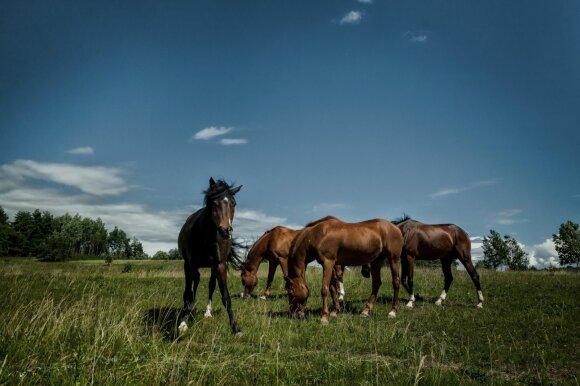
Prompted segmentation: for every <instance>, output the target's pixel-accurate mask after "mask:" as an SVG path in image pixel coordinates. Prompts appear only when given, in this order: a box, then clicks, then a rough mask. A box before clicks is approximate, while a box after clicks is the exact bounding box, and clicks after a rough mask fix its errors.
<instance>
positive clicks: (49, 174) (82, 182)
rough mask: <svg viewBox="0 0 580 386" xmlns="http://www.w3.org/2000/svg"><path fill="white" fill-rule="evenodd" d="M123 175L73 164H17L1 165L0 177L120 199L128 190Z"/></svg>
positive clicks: (116, 171)
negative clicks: (32, 181)
mask: <svg viewBox="0 0 580 386" xmlns="http://www.w3.org/2000/svg"><path fill="white" fill-rule="evenodd" d="M121 175H122V171H121V170H120V169H117V168H107V167H103V166H77V165H72V164H57V163H41V162H36V161H31V160H17V161H15V162H14V163H12V164H7V165H2V166H1V168H0V176H1V177H3V178H5V177H7V176H8V177H11V178H14V179H16V180H22V179H24V178H30V179H36V180H43V181H48V182H54V183H58V184H62V185H66V186H69V187H73V188H77V189H79V190H81V191H83V192H85V193H89V194H92V195H95V196H109V195H119V194H121V193H123V192H126V191H127V190H129V188H128V186H127V184H126V182H125V180H124V179H123V178H122V177H121Z"/></svg>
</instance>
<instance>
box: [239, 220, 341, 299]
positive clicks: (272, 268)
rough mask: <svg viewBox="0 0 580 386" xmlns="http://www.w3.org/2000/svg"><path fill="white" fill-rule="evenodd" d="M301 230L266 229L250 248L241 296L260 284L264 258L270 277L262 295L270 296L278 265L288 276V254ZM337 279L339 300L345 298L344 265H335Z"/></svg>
mask: <svg viewBox="0 0 580 386" xmlns="http://www.w3.org/2000/svg"><path fill="white" fill-rule="evenodd" d="M329 219H335V217H332V216H327V217H324V218H321V219H319V220H316V221H313V222H311V223H309V224H307V225H306V228H307V227H310V226H313V225H315V224H318V223H319V222H321V221H326V220H329ZM300 232H301V231H300V230H294V229H291V228H287V227H284V226H277V227H274V228H272V229H270V230H268V231H266V232H265V233H264V234H263V235H262V237H260V238H259V239H258V240H257V241H256V242H255V243H254V245H253V246H252V248H251V249H250V250H249V252H248V255H247V257H246V261H245V262H244V264H243V265H242V270H241V277H242V292H241V293H240V297H244V296H248V295H250V294H251V293H252V291H253V290H254V288H255V287H256V285H257V284H258V276H257V271H258V268H259V266H260V264H261V263H262V261H263V260H268V263H269V266H268V279H267V282H266V289H265V290H264V292H263V293H262V295H261V296H260V298H261V299H263V300H266V299H267V298H268V296H270V288H271V285H272V281H273V280H274V274H275V273H276V268H277V267H278V265H279V266H280V269H282V274H283V275H284V276H288V255H289V254H290V247H291V245H292V242H293V241H294V239H295V238H296V236H297V235H298V234H299V233H300ZM335 275H336V280H338V287H339V288H338V290H339V300H343V299H344V285H343V267H342V266H338V265H337V266H336V267H335Z"/></svg>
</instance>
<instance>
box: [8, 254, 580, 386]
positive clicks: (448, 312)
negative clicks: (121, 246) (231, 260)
mask: <svg viewBox="0 0 580 386" xmlns="http://www.w3.org/2000/svg"><path fill="white" fill-rule="evenodd" d="M181 266H182V263H181V262H179V261H173V262H171V261H169V262H163V261H132V262H127V261H119V262H115V263H114V264H113V265H111V266H107V265H105V264H104V263H103V262H102V261H79V262H68V263H41V262H37V261H34V260H30V259H3V260H0V294H1V296H0V384H10V385H13V384H58V385H61V384H90V383H96V384H128V385H130V384H188V383H191V384H227V385H238V384H283V385H289V384H295V385H305V384H333V385H343V384H349V385H354V384H381V385H383V384H426V385H427V384H428V385H432V384H441V385H448V384H459V383H461V384H480V383H485V384H489V383H494V384H554V383H557V384H562V383H563V384H578V382H579V377H580V355H579V352H580V298H579V294H580V276H579V275H578V274H577V273H565V272H491V271H481V272H480V275H481V279H482V286H483V290H484V295H485V303H484V309H483V310H477V309H476V308H475V304H476V295H475V291H474V288H473V286H472V284H471V281H470V280H469V278H468V276H467V274H466V273H465V272H461V271H455V272H454V276H455V281H454V283H453V285H452V287H451V290H450V293H449V296H448V300H447V301H446V303H445V305H444V306H443V307H437V306H435V305H434V304H433V302H434V300H435V298H436V297H437V296H438V295H439V293H440V292H441V288H442V285H443V275H442V273H441V271H440V270H438V269H430V268H420V269H419V270H418V271H417V272H416V275H415V279H416V289H417V291H418V292H420V293H421V294H423V295H424V296H425V300H424V301H420V302H417V305H416V308H414V309H412V310H409V309H406V308H405V307H404V304H405V303H404V301H403V302H402V304H403V306H402V307H401V310H400V312H399V315H398V317H397V319H394V320H393V319H388V318H387V313H388V311H389V307H390V300H391V296H392V288H391V284H390V279H389V278H388V277H389V276H390V275H387V272H386V270H385V271H384V272H383V286H382V287H381V291H380V298H379V303H378V304H377V306H376V307H375V309H374V310H373V312H372V313H371V316H370V317H369V318H366V319H364V318H361V317H359V315H358V314H359V312H360V310H361V309H362V308H363V307H364V304H365V302H366V299H367V297H368V295H369V292H370V281H368V280H367V279H364V278H362V277H361V276H360V274H359V272H358V269H354V270H353V271H347V272H346V273H345V287H346V291H347V294H346V301H345V310H344V313H342V314H340V315H339V316H338V317H337V318H335V319H332V320H331V322H330V324H329V325H328V326H322V325H320V323H319V317H320V308H321V299H320V295H319V293H320V280H321V279H320V278H321V272H320V270H319V269H317V268H309V270H308V273H307V280H308V283H309V287H310V290H311V297H310V299H309V301H308V305H307V310H308V312H307V317H306V319H305V320H301V321H300V320H292V319H289V318H288V316H287V314H286V311H287V309H288V304H287V298H286V296H285V291H284V289H283V280H282V278H281V276H280V273H278V276H277V277H276V281H275V282H274V289H275V291H274V296H273V299H271V300H269V301H261V300H259V299H256V298H253V299H246V300H242V299H240V298H239V297H238V296H237V294H238V293H239V289H240V280H239V274H238V272H235V271H233V270H232V271H230V277H229V288H230V292H231V293H232V294H234V297H233V308H234V312H235V313H236V316H237V318H238V322H239V324H240V326H241V328H242V330H243V332H244V335H243V336H241V337H236V336H232V335H231V333H230V331H229V326H228V323H227V314H226V312H225V310H224V308H223V306H222V305H221V301H220V296H219V291H218V290H216V294H215V295H214V302H213V303H214V317H213V318H212V319H205V318H203V310H204V308H205V304H206V301H207V278H208V272H207V271H204V272H202V277H203V279H202V283H201V284H200V287H199V292H198V306H197V309H198V311H197V313H196V316H195V319H194V320H193V322H192V323H190V329H189V330H188V331H187V332H186V333H185V334H184V335H183V336H181V337H179V336H177V334H176V332H175V324H176V317H177V314H178V312H179V309H180V307H181V305H182V301H181V297H182V291H183V272H182V267H181ZM262 268H263V269H262V270H261V271H260V273H261V279H260V283H259V285H258V290H261V289H262V288H263V285H264V282H265V275H266V267H265V266H263V267H262ZM401 294H402V299H403V300H405V299H407V294H406V293H405V291H404V290H402V292H401Z"/></svg>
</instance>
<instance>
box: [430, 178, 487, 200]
mask: <svg viewBox="0 0 580 386" xmlns="http://www.w3.org/2000/svg"><path fill="white" fill-rule="evenodd" d="M495 184H497V181H493V180H482V181H475V182H472V183H471V184H469V185H467V186H462V187H457V188H456V187H453V188H443V189H439V190H438V191H436V192H433V193H431V194H429V197H431V198H438V197H445V196H449V195H452V194H459V193H463V192H465V191H468V190H472V189H476V188H480V187H484V186H490V185H495Z"/></svg>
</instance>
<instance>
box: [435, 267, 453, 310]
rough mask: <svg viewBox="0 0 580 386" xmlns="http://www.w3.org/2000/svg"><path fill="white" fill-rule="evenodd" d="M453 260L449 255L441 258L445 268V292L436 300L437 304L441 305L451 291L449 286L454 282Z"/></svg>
mask: <svg viewBox="0 0 580 386" xmlns="http://www.w3.org/2000/svg"><path fill="white" fill-rule="evenodd" d="M452 262H453V257H451V256H447V257H445V258H443V259H441V268H442V269H443V276H444V277H445V284H444V286H443V292H441V295H439V299H437V301H436V302H435V304H436V305H438V306H440V305H441V304H443V302H444V301H445V299H446V298H447V293H448V292H449V287H451V283H452V282H453V274H452V273H451V263H452Z"/></svg>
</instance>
